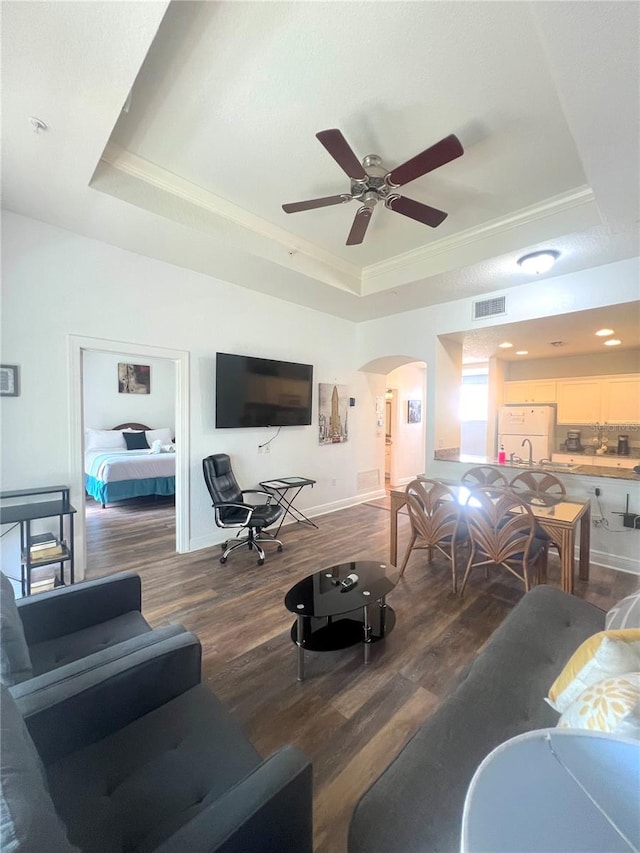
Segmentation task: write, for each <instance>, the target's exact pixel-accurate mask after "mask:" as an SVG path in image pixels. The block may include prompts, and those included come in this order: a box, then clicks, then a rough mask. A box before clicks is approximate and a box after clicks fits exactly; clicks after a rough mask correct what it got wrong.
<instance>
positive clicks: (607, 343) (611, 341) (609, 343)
mask: <svg viewBox="0 0 640 853" xmlns="http://www.w3.org/2000/svg"><path fill="white" fill-rule="evenodd" d="M621 343H622V341H619V340H618V339H617V338H609V340H608V341H605V342H604V345H605V346H606V347H617V346H619V345H620V344H621Z"/></svg>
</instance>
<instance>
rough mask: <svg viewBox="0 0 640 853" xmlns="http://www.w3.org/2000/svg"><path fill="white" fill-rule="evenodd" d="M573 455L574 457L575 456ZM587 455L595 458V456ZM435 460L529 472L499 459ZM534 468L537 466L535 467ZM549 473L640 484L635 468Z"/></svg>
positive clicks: (464, 456)
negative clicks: (629, 481) (604, 478)
mask: <svg viewBox="0 0 640 853" xmlns="http://www.w3.org/2000/svg"><path fill="white" fill-rule="evenodd" d="M563 452H564V451H563ZM571 455H572V456H573V455H574V454H571ZM585 455H588V456H593V455H594V454H585ZM607 456H615V454H613V453H611V454H609V453H608V454H607ZM434 458H435V460H436V461H437V462H462V463H464V464H467V465H495V466H496V467H497V468H509V469H510V470H517V471H526V470H527V469H526V468H523V467H522V465H515V464H512V463H510V462H505V463H504V464H499V463H498V460H497V459H495V458H493V457H490V456H470V455H468V454H465V453H460V454H459V455H456V456H452V457H449V458H447V459H441V458H439V457H437V456H436V457H434ZM533 467H536V466H535V465H534V466H533ZM549 473H550V474H556V475H557V474H561V475H562V476H564V475H565V474H566V475H567V476H568V477H571V476H575V475H578V476H582V477H585V476H586V477H607V478H609V479H610V480H631V481H632V482H634V483H638V482H640V474H636V473H634V471H633V468H606V467H605V466H604V465H602V466H601V465H578V466H577V467H574V468H573V470H571V471H570V470H569V469H567V470H566V471H549Z"/></svg>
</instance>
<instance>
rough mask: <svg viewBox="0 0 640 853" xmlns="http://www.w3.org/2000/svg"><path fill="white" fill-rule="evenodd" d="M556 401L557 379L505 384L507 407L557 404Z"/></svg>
mask: <svg viewBox="0 0 640 853" xmlns="http://www.w3.org/2000/svg"><path fill="white" fill-rule="evenodd" d="M555 401H556V382H555V379H554V380H537V379H536V380H533V381H529V382H520V381H515V382H505V383H504V402H505V403H506V404H507V405H510V404H512V403H516V404H517V403H555Z"/></svg>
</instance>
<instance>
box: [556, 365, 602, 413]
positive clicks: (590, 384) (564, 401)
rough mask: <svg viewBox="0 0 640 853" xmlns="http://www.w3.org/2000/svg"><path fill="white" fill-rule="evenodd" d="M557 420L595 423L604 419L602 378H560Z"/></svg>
mask: <svg viewBox="0 0 640 853" xmlns="http://www.w3.org/2000/svg"><path fill="white" fill-rule="evenodd" d="M556 394H557V403H558V411H557V422H558V423H559V424H595V423H598V421H602V420H603V418H602V379H601V378H600V377H598V376H591V377H590V376H585V377H583V378H582V379H559V380H558V381H557V383H556Z"/></svg>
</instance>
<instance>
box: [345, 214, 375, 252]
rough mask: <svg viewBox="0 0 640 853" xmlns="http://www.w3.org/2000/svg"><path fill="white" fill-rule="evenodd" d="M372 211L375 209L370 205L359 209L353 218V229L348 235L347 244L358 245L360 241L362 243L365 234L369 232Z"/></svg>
mask: <svg viewBox="0 0 640 853" xmlns="http://www.w3.org/2000/svg"><path fill="white" fill-rule="evenodd" d="M372 213H373V210H371V208H370V207H361V208H360V209H359V210H358V212H357V213H356V215H355V219H354V220H353V225H352V226H351V231H349V236H348V237H347V246H357V245H358V243H362V241H363V240H364V235H365V234H366V233H367V228H368V227H369V222H370V221H371V214H372Z"/></svg>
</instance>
